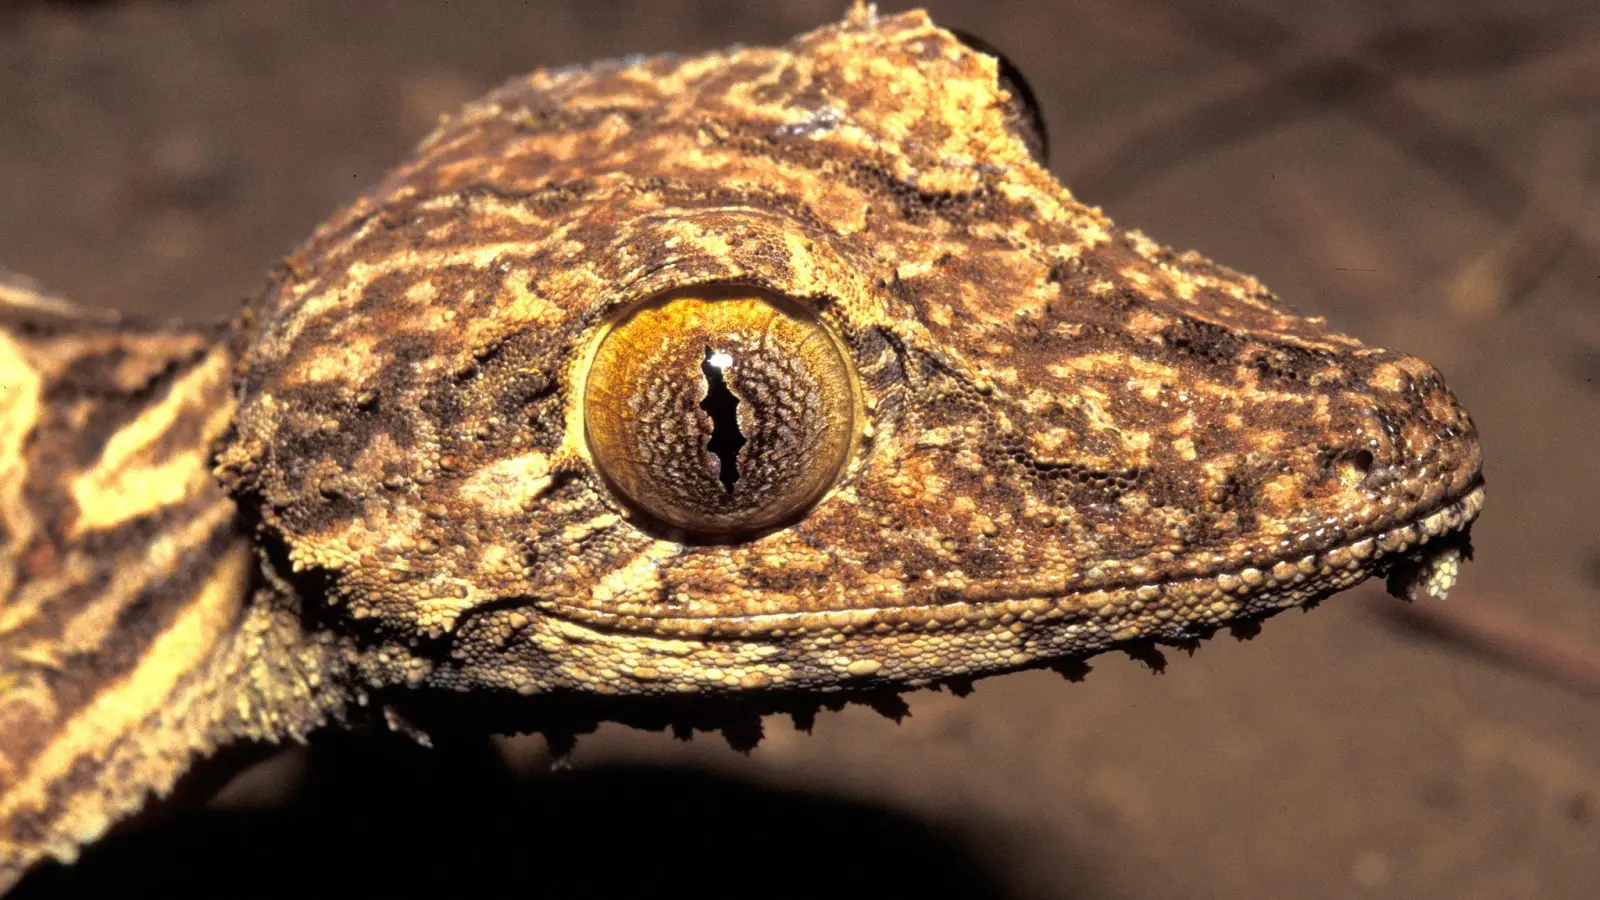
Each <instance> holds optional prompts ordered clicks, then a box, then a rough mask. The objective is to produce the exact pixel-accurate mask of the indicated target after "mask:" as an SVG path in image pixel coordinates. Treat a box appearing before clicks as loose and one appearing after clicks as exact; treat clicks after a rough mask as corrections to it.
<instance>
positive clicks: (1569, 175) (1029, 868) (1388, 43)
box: [0, 0, 1600, 898]
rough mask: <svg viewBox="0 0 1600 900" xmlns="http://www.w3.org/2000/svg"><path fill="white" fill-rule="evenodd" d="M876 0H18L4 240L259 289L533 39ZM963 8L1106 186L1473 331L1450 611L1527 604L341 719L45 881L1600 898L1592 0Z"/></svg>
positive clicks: (4, 28)
mask: <svg viewBox="0 0 1600 900" xmlns="http://www.w3.org/2000/svg"><path fill="white" fill-rule="evenodd" d="M844 5H845V3H844V0H783V2H768V3H761V4H740V3H733V2H722V0H700V2H694V0H678V2H652V3H645V2H638V3H621V2H613V3H606V2H572V3H556V2H548V3H513V2H491V0H472V2H467V0H456V2H451V3H442V2H441V3H427V4H423V3H401V2H398V0H388V2H375V0H374V2H360V3H339V2H333V0H128V2H105V3H94V4H89V3H53V2H46V0H34V2H22V0H0V261H3V263H4V265H5V266H6V267H7V268H10V269H14V270H16V271H19V272H24V273H28V274H30V275H33V276H35V277H37V278H38V279H39V280H41V281H42V282H43V283H44V284H46V285H47V286H49V287H50V288H52V289H53V290H55V291H57V292H59V293H61V294H63V295H65V296H69V297H73V298H75V299H77V300H78V301H79V302H82V303H85V304H90V305H105V306H114V307H118V308H121V309H126V310H139V311H142V312H153V313H161V314H170V315H182V316H187V317H195V318H208V319H215V318H221V317H226V316H227V315H229V314H230V313H231V312H232V311H233V310H234V309H235V308H236V306H237V304H238V302H239V300H240V298H241V297H242V296H243V295H244V294H246V293H248V292H249V291H251V290H252V289H253V288H254V286H255V284H256V283H257V280H258V279H259V278H260V277H261V275H262V273H264V272H265V270H266V269H267V267H268V266H269V265H270V264H271V263H272V262H273V261H274V260H275V259H276V258H277V257H278V256H280V255H281V254H283V253H284V252H286V251H287V250H288V249H289V248H290V247H291V246H293V245H294V244H295V243H296V242H297V241H298V240H299V239H300V238H302V237H303V236H304V235H305V234H307V233H308V232H309V230H310V229H311V227H312V226H313V225H315V224H316V223H317V221H318V220H319V219H321V218H322V217H323V216H325V215H326V214H327V213H329V212H330V211H332V210H333V209H334V208H335V207H336V206H338V205H339V204H341V203H342V202H344V201H346V200H348V199H349V198H351V197H352V196H353V195H354V194H355V193H356V192H357V191H359V190H360V189H362V188H363V187H364V186H365V185H367V184H369V183H371V182H372V181H374V180H375V179H376V178H377V177H378V175H379V173H380V172H381V171H382V170H383V169H384V168H385V167H387V166H389V165H391V164H393V163H394V162H396V161H398V160H399V159H400V158H401V156H402V155H403V154H405V153H406V151H407V149H408V148H409V147H410V146H411V145H412V144H413V143H414V142H415V141H416V140H417V139H419V138H420V137H421V136H422V135H423V134H424V133H425V132H426V131H427V130H428V129H429V128H430V127H431V125H432V123H433V122H434V121H435V119H436V117H437V115H438V114H439V113H440V112H441V111H443V110H446V109H449V108H451V107H453V106H454V105H456V104H458V103H460V102H462V101H465V100H467V99H469V98H471V97H472V96H473V95H475V94H477V93H478V92H480V91H482V90H484V89H485V88H487V87H489V86H491V85H494V84H496V83H498V82H499V81H500V80H503V79H505V78H507V77H509V76H512V75H514V74H518V73H521V72H524V71H527V70H530V69H533V68H536V67H539V66H545V65H556V64H564V63H571V62H578V61H585V60H589V59H592V58H597V57H607V56H617V55H622V54H626V53H633V52H656V51H665V50H676V51H694V50H701V49H707V48H712V47H717V46H721V45H725V44H728V43H733V42H742V43H766V42H775V41H781V40H783V39H786V38H787V37H789V36H790V35H792V34H794V33H796V32H799V31H802V30H805V29H808V28H810V27H813V26H816V25H819V24H821V23H823V22H826V21H828V20H829V19H832V18H835V17H837V16H838V15H839V14H840V13H842V11H843V8H844ZM932 5H933V6H934V7H935V8H934V10H933V12H934V14H935V18H936V20H937V21H939V22H941V23H942V24H946V25H951V26H957V27H961V28H964V29H967V30H970V31H972V32H974V33H976V34H978V35H980V36H982V37H984V38H985V39H987V40H988V41H989V42H991V43H993V44H995V45H996V46H999V47H1001V48H1003V49H1004V50H1006V51H1007V52H1008V54H1009V55H1010V56H1011V58H1012V59H1013V61H1014V62H1015V63H1016V64H1017V65H1018V66H1019V67H1020V68H1021V69H1022V71H1023V72H1025V73H1026V74H1027V75H1028V77H1029V79H1030V80H1031V82H1032V84H1033V87H1034V89H1035V91H1036V93H1037V94H1038V96H1039V99H1040V101H1041V103H1042V104H1043V106H1044V107H1045V114H1046V118H1047V120H1048V123H1049V126H1050V129H1051V135H1052V139H1053V140H1052V144H1053V154H1052V157H1053V168H1054V169H1055V171H1056V172H1057V174H1058V175H1059V176H1060V177H1061V178H1062V180H1063V181H1064V182H1065V183H1066V184H1068V185H1069V186H1070V187H1071V188H1072V189H1073V190H1074V191H1075V192H1076V193H1077V194H1078V196H1080V197H1081V198H1083V199H1084V200H1086V201H1087V202H1090V203H1096V204H1100V205H1103V206H1104V207H1106V208H1107V209H1108V210H1109V212H1110V213H1111V214H1112V215H1113V217H1115V218H1116V219H1117V220H1118V221H1119V222H1122V223H1125V224H1128V225H1136V226H1139V227H1141V228H1143V229H1144V230H1146V231H1147V232H1149V233H1150V234H1152V235H1153V236H1155V237H1156V238H1158V239H1160V240H1162V241H1164V242H1166V243H1170V244H1174V245H1176V246H1178V247H1195V248H1198V249H1200V250H1202V251H1204V252H1205V253H1207V254H1208V255H1211V256H1213V257H1215V258H1217V259H1219V260H1221V261H1223V262H1226V263H1227V264H1229V265H1232V266H1234V267H1236V268H1240V269H1243V270H1245V271H1248V272H1252V273H1254V274H1257V275H1259V276H1261V277H1262V278H1263V279H1264V280H1265V281H1266V282H1267V283H1268V284H1270V285H1272V286H1273V287H1274V288H1275V289H1276V290H1277V291H1278V292H1279V293H1280V294H1282V295H1283V296H1284V297H1285V298H1287V299H1288V300H1289V301H1290V302H1291V303H1293V304H1295V305H1296V306H1298V307H1299V308H1301V309H1303V310H1308V311H1316V312H1319V313H1322V314H1325V315H1327V316H1328V317H1329V318H1330V319H1331V320H1332V321H1333V323H1334V324H1335V325H1337V326H1339V327H1341V328H1342V329H1344V330H1346V331H1350V332H1352V333H1354V334H1356V335H1358V336H1360V337H1361V338H1363V339H1365V340H1367V341H1370V342H1373V343H1376V344H1380V345H1384V346H1391V347H1396V348H1400V349H1404V350H1407V351H1409V352H1412V353H1416V354H1418V355H1421V356H1423V357H1425V358H1426V359H1428V360H1430V361H1432V362H1434V363H1435V364H1437V365H1439V366H1440V367H1441V368H1442V369H1443V370H1444V372H1445V374H1446V375H1447V377H1448V378H1449V381H1450V384H1451V385H1452V387H1453V388H1454V389H1455V390H1456V392H1457V393H1458V394H1459V395H1460V396H1461V397H1462V399H1463V400H1464V401H1465V402H1466V404H1467V406H1468V407H1469V408H1470V409H1471V410H1472V411H1473V413H1474V415H1475V417H1476V419H1477V421H1478V423H1479V425H1480V428H1481V429H1482V432H1483V435H1484V444H1485V454H1486V457H1487V470H1486V473H1487V477H1488V480H1489V486H1490V494H1489V506H1488V509H1487V511H1486V512H1485V515H1484V518H1483V520H1482V521H1481V523H1480V525H1479V526H1478V528H1477V529H1476V531H1475V539H1476V544H1477V549H1478V558H1477V560H1476V561H1475V562H1473V563H1472V564H1470V565H1469V566H1468V567H1467V568H1466V569H1465V572H1464V577H1463V580H1462V584H1461V585H1460V586H1459V587H1458V588H1457V592H1456V594H1455V595H1454V596H1453V597H1452V599H1451V600H1450V601H1449V602H1448V603H1446V604H1444V605H1443V606H1444V607H1450V609H1451V610H1452V611H1455V612H1458V613H1462V612H1464V613H1471V612H1472V611H1473V610H1485V611H1487V612H1488V613H1489V614H1490V615H1492V616H1497V617H1499V618H1496V619H1493V620H1491V621H1489V623H1488V624H1489V625H1490V626H1494V627H1496V628H1499V629H1500V632H1499V634H1498V636H1497V637H1495V639H1494V640H1493V641H1492V642H1491V644H1489V645H1485V644H1482V643H1474V642H1470V641H1462V640H1459V639H1450V638H1440V637H1439V636H1437V635H1434V634H1430V633H1427V632H1424V631H1418V630H1415V629H1410V628H1405V627H1401V626H1400V625H1398V624H1397V621H1396V619H1395V618H1394V616H1393V614H1392V613H1387V612H1385V610H1392V609H1396V608H1398V605H1397V604H1395V603H1394V602H1393V601H1389V600H1387V599H1380V595H1381V591H1380V590H1379V589H1378V588H1377V587H1375V586H1374V587H1368V588H1363V589H1359V590H1356V591H1353V592H1350V593H1348V594H1346V595H1343V596H1340V597H1338V598H1335V599H1334V600H1331V601H1329V602H1327V603H1325V604H1324V605H1323V606H1322V607H1321V608H1320V609H1318V610H1317V611H1315V612H1314V613H1313V614H1310V615H1305V616H1301V615H1295V614H1290V615H1287V616H1284V617H1280V618H1278V619H1274V620H1272V621H1271V622H1268V623H1267V624H1266V626H1265V627H1264V630H1263V633H1262V635H1261V636H1260V637H1258V638H1257V639H1256V640H1254V641H1253V642H1250V643H1247V644H1240V643H1236V642H1234V641H1231V640H1227V639H1223V640H1219V641H1216V642H1213V643H1210V644H1207V645H1205V646H1204V647H1202V648H1201V650H1200V651H1199V653H1198V654H1197V655H1195V656H1194V657H1193V658H1188V657H1184V656H1182V655H1178V656H1177V657H1175V658H1174V659H1173V660H1172V665H1171V666H1170V667H1169V668H1168V670H1167V672H1166V674H1164V675H1162V676H1159V677H1154V676H1152V675H1151V674H1150V673H1149V672H1148V671H1147V670H1146V669H1144V667H1143V666H1141V665H1140V664H1138V663H1135V662H1132V661H1130V660H1127V659H1123V658H1120V657H1119V658H1110V657H1104V658H1101V659H1100V660H1098V661H1096V663H1095V668H1094V671H1093V673H1092V674H1091V675H1090V676H1089V677H1088V679H1087V680H1086V681H1084V682H1083V683H1081V684H1075V685H1074V684H1068V683H1066V682H1064V681H1062V680H1061V679H1060V678H1059V677H1057V676H1055V675H1052V674H1048V673H1042V672H1033V673H1025V674H1020V675H1014V676H1008V677H1004V678H998V679H991V680H989V681H985V682H982V683H980V685H979V686H978V690H977V692H976V694H975V695H974V696H971V697H968V698H966V699H961V700H957V699H955V698H952V697H950V696H949V695H947V694H922V695H913V696H912V697H911V698H910V701H911V710H912V715H911V717H910V718H909V719H907V720H905V721H904V722H903V723H901V724H898V725H897V724H896V723H894V722H892V721H889V720H887V719H884V718H882V717H879V716H878V715H876V714H875V713H872V712H870V711H867V710H865V709H852V710H847V711H845V712H843V713H837V714H829V715H824V716H822V717H821V718H820V719H819V721H818V723H817V726H816V729H815V733H813V734H811V735H805V734H802V733H797V732H795V731H793V730H792V729H791V728H789V726H788V723H787V722H785V721H781V720H774V721H769V722H768V724H767V730H768V737H767V740H766V741H765V742H764V743H763V744H762V745H761V746H760V747H759V748H758V749H756V750H755V751H754V752H753V753H751V754H750V755H749V756H748V757H746V756H742V755H740V754H737V753H734V752H732V751H730V750H728V749H727V748H726V747H725V746H723V744H722V742H721V741H720V740H719V739H718V738H716V737H709V738H706V737H702V738H697V739H696V740H694V741H693V742H691V743H688V744H682V743H679V742H677V741H674V740H672V739H671V738H670V737H668V736H666V735H660V734H651V733H644V732H633V731H628V730H626V729H621V728H606V729H602V731H601V732H600V733H599V734H598V735H596V736H593V737H589V738H586V739H582V740H580V742H579V747H578V752H577V754H576V756H575V758H574V759H573V761H572V770H571V771H565V772H557V773H554V774H552V773H550V772H549V761H548V759H547V758H546V757H545V756H544V751H543V749H542V744H541V743H540V742H539V741H537V740H531V739H512V740H503V741H500V742H499V743H497V744H495V745H494V747H493V748H492V749H491V748H486V747H484V746H483V745H481V744H472V743H470V742H468V743H463V744H461V745H459V746H446V747H445V748H444V749H443V750H441V751H438V752H433V753H425V752H422V751H418V750H413V749H410V748H408V747H406V746H403V745H402V744H400V743H399V742H397V741H394V740H384V739H374V738H367V739H345V738H330V739H328V740H325V741H321V742H318V743H316V744H314V746H313V748H312V749H311V750H310V751H305V750H299V751H293V752H290V753H288V754H286V755H280V756H278V757H276V758H274V759H272V760H270V761H268V762H266V763H264V764H262V765H260V766H257V767H256V768H255V769H253V770H251V771H250V772H249V773H247V774H246V775H245V776H244V777H242V778H241V779H238V780H236V781H234V782H233V783H232V784H231V785H229V786H228V787H227V788H226V789H224V791H223V793H222V794H221V795H220V796H218V797H216V798H215V799H214V800H213V801H212V802H211V803H210V805H209V806H208V807H207V808H206V809H205V810H201V811H189V812H173V813H171V814H170V815H167V816H165V817H158V820H157V821H155V822H154V823H153V824H150V825H148V826H147V827H144V828H140V829H133V830H131V831H130V832H129V833H127V834H125V835H123V836H121V837H119V838H117V839H115V840H112V841H109V842H107V843H106V844H104V845H103V846H101V847H100V848H98V849H96V850H94V851H92V852H91V853H90V854H89V856H88V858H87V859H86V861H85V864H84V865H83V866H80V867H78V868H75V869H73V870H67V871H62V870H54V871H47V872H44V873H42V874H41V876H39V877H36V878H34V879H32V880H31V881H29V882H28V883H26V884H25V885H24V887H23V889H22V890H21V891H20V892H19V893H20V895H29V896H59V895H62V894H64V893H72V892H76V891H85V890H89V889H91V888H100V887H105V886H108V885H113V884H115V885H120V886H121V887H123V888H124V889H128V888H132V889H135V890H136V891H137V892H145V891H156V890H160V891H164V892H167V893H174V892H178V891H180V890H184V889H192V888H195V887H204V886H211V887H214V888H215V889H217V890H218V891H219V892H221V893H223V894H234V893H239V892H243V893H262V894H266V893H281V892H283V891H285V890H293V891H295V892H296V893H311V894H316V893H320V892H324V891H326V892H332V891H334V890H335V889H337V890H341V891H344V892H346V893H349V892H351V891H354V890H363V891H364V890H366V889H369V888H374V887H381V888H382V889H384V890H388V891H390V892H391V893H423V892H429V893H444V894H447V895H453V894H457V893H471V892H476V891H488V890H494V891H495V892H496V893H501V894H509V895H512V896H532V895H539V894H546V893H550V894H567V895H580V896H581V895H588V894H607V893H617V894H620V893H637V892H643V891H646V890H649V891H651V892H655V891H657V890H690V891H694V892H697V893H704V894H707V895H711V894H733V893H737V894H741V895H748V896H756V897H763V896H792V895H802V894H810V895H815V894H822V893H827V894H830V895H842V896H853V895H858V894H869V893H870V894H873V895H875V896H905V895H917V894H920V895H925V896H980V895H986V896H1001V897H1018V898H1034V897H1037V898H1058V897H1059V898H1074V897H1129V898H1133V897H1141V898H1142V897H1173V896H1184V897H1195V898H1204V897H1217V898H1233V897H1265V896H1281V897H1368V896H1371V897H1407V898H1435V897H1437V898H1445V897H1449V898H1458V897H1530V898H1555V897H1592V896H1597V895H1600V890H1597V886H1600V852H1597V851H1600V686H1597V685H1596V684H1595V683H1594V680H1593V679H1590V680H1588V681H1587V682H1586V681H1585V672H1586V671H1591V670H1593V669H1595V668H1596V664H1595V663H1594V656H1592V655H1591V654H1600V528H1597V527H1596V524H1597V520H1600V512H1597V509H1596V499H1597V498H1596V486H1597V485H1600V478H1597V474H1600V472H1597V470H1600V463H1597V461H1596V442H1597V438H1600V382H1597V379H1600V296H1597V295H1600V204H1597V203H1596V202H1595V198H1596V197H1597V196H1600V194H1597V189H1596V188H1595V187H1594V185H1595V183H1596V175H1597V172H1600V159H1597V156H1600V153H1597V150H1600V7H1597V5H1596V4H1595V3H1594V2H1593V0H1580V2H1570V0H1568V2H1532V0H1474V2H1465V0H1409V2H1396V3H1387V4H1375V3H1366V4H1362V3H1349V2H1345V3H1319V4H1303V3H1299V2H1292V0H1276V2H1270V0H1233V2H1227V3H1206V4H1198V3H1187V2H1181V0H1132V2H1111V0H1074V2H1058V3H1051V2H1045V0H1038V2H1027V0H1018V2H992V3H987V4H965V5H963V4H958V3H954V2H949V3H935V4H932ZM898 8H900V5H899V4H886V5H885V9H890V10H894V9H898ZM1452 604H1454V606H1453V607H1452ZM1529 628H1532V629H1537V630H1538V631H1535V632H1533V633H1532V634H1531V636H1530V635H1529V634H1524V633H1523V631H1521V630H1519V629H1529ZM1508 629H1509V630H1508ZM1543 636H1549V637H1550V638H1552V639H1551V640H1546V639H1545V637H1543ZM1563 642H1564V643H1563ZM502 759H506V760H509V762H510V765H509V766H505V765H502V763H501V760H502ZM324 866H327V867H330V872H329V873H327V874H318V873H317V870H319V869H320V868H321V867H324ZM220 879H227V880H226V881H222V880H220Z"/></svg>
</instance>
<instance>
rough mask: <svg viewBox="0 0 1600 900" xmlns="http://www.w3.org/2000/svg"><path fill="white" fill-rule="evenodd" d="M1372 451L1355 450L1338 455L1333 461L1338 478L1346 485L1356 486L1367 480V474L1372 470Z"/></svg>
mask: <svg viewBox="0 0 1600 900" xmlns="http://www.w3.org/2000/svg"><path fill="white" fill-rule="evenodd" d="M1372 464H1373V458H1372V451H1371V450H1357V451H1356V452H1354V453H1350V454H1346V455H1345V456H1341V457H1339V460H1338V462H1336V463H1334V466H1335V468H1336V469H1337V470H1338V473H1339V480H1340V481H1342V482H1344V484H1345V485H1346V486H1347V487H1356V486H1357V485H1359V484H1361V483H1362V482H1364V481H1366V480H1367V474H1368V473H1370V472H1371V471H1372Z"/></svg>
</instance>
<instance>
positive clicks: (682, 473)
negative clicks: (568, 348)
mask: <svg viewBox="0 0 1600 900" xmlns="http://www.w3.org/2000/svg"><path fill="white" fill-rule="evenodd" d="M583 403H584V427H585V432H586V435H587V438H588V441H589V449H590V452H591V453H592V454H593V455H594V459H595V462H596V463H597V464H598V465H599V467H600V471H601V472H602V474H604V475H605V477H606V480H607V482H608V483H610V485H611V486H612V487H613V488H614V489H615V490H616V491H617V492H618V493H620V494H621V495H622V497H623V498H624V499H625V500H626V501H627V502H628V503H629V504H630V505H631V506H633V507H635V508H637V509H638V510H641V511H643V512H644V513H645V514H647V515H648V516H650V517H651V518H653V519H656V520H659V521H660V522H661V523H664V524H666V525H668V526H671V527H674V528H678V529H682V530H684V531H687V532H690V533H692V534H695V535H699V536H703V537H723V536H730V535H737V534H743V533H747V532H755V531H761V530H764V529H768V528H771V527H773V526H776V525H779V524H782V523H784V522H786V521H788V520H790V519H792V518H793V517H795V516H797V515H799V514H800V513H802V512H804V511H805V510H806V509H808V508H810V507H811V505H812V504H814V503H816V502H817V500H819V499H820V498H821V497H822V495H823V494H824V493H826V492H827V490H828V489H829V488H830V487H832V486H833V484H834V482H835V481H836V480H837V479H838V477H839V475H840V473H841V472H842V471H843V470H844V466H845V463H846V462H847V461H848V459H849V457H850V453H851V449H852V447H853V446H854V444H855V440H856V434H857V431H858V428H857V424H856V422H857V419H858V417H859V414H858V412H857V401H856V388H855V378H854V373H853V371H852V369H851V367H850V364H849V362H848V355H847V353H846V351H845V349H844V347H843V346H842V344H841V342H840V341H839V339H838V338H837V337H836V336H835V335H834V333H833V331H832V330H831V329H829V328H828V327H827V326H826V325H824V324H823V323H822V322H820V321H818V320H817V318H816V317H815V316H813V315H812V314H811V313H810V312H809V311H808V310H807V309H805V308H804V307H802V306H801V305H800V304H799V303H797V302H795V301H793V300H791V299H789V298H786V297H782V296H779V295H776V294H772V293H769V292H766V291H762V290H759V289H756V288H750V287H740V286H728V287H715V288H698V289H693V290H688V291H677V292H672V293H669V294H665V295H663V296H660V297H656V298H653V299H651V300H649V301H646V302H645V303H643V304H641V305H640V306H639V307H637V308H635V309H633V310H631V311H630V312H629V313H628V314H627V315H626V316H624V317H623V318H622V319H621V320H620V321H618V322H617V323H616V324H615V325H613V326H612V327H611V328H610V329H609V330H608V331H607V332H606V333H605V335H604V336H603V337H602V338H601V340H600V345H599V346H598V347H597V348H596V350H595V354H594V358H593V361H592V362H591V364H590V366H589V371H588V375H587V378H586V379H585V387H584V397H583Z"/></svg>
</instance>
